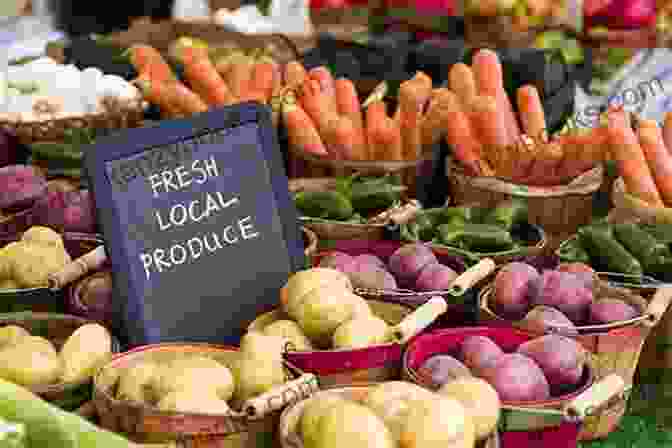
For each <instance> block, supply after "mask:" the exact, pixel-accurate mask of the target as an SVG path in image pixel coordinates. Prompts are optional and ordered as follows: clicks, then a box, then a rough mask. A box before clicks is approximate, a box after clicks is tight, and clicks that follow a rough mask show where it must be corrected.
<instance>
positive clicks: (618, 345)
mask: <svg viewBox="0 0 672 448" xmlns="http://www.w3.org/2000/svg"><path fill="white" fill-rule="evenodd" d="M493 294H494V293H493V287H492V286H491V285H490V286H487V287H485V288H484V289H483V290H482V291H481V297H480V307H481V309H480V311H481V314H480V320H481V321H482V322H483V323H484V324H488V325H492V326H513V327H515V328H518V329H520V330H522V331H525V332H526V333H528V334H532V333H530V332H529V331H528V330H527V329H526V328H525V326H524V325H523V324H522V322H515V321H510V320H506V319H504V318H503V317H501V316H499V315H498V314H497V313H496V312H495V311H493V309H492V308H491V306H490V300H491V298H492V297H493ZM593 296H594V297H595V299H596V300H599V299H600V298H618V299H622V300H624V301H625V302H627V303H629V304H631V305H633V306H634V307H635V308H636V309H638V310H639V311H640V312H641V315H640V316H639V317H637V318H634V319H630V320H628V321H622V322H614V323H611V324H607V325H590V326H577V327H576V329H577V331H578V335H577V336H572V337H574V338H575V339H576V340H577V341H578V342H579V343H580V344H581V345H582V346H583V347H584V348H585V349H586V350H588V351H589V352H590V353H591V357H592V363H593V366H594V369H595V375H596V377H597V378H598V379H601V378H605V377H606V376H607V375H610V374H617V375H619V376H620V377H621V378H622V379H623V381H625V384H626V387H627V388H630V387H631V386H632V384H633V378H634V375H635V371H636V369H637V363H638V361H639V355H640V353H641V351H642V347H643V345H644V341H645V340H646V338H647V337H648V336H649V333H650V332H651V330H652V329H653V328H654V327H655V326H656V325H657V324H658V323H659V322H660V320H661V318H662V317H663V315H664V314H665V312H666V310H667V308H668V306H669V304H670V301H672V288H661V289H658V290H657V292H656V293H655V294H654V295H653V297H650V298H648V299H647V298H644V297H641V296H639V295H637V294H634V293H633V292H631V291H629V290H627V289H624V288H616V287H613V286H610V285H608V284H607V283H605V282H602V281H600V280H597V279H596V280H595V282H594V287H593ZM532 335H534V334H532ZM537 336H538V335H537ZM626 405H627V400H626V399H623V400H620V401H618V402H615V403H614V404H613V405H612V406H610V407H608V408H607V409H605V410H604V411H602V412H600V413H598V414H596V415H595V416H591V417H589V418H588V419H587V420H586V422H585V425H584V427H583V429H582V431H581V436H580V437H581V439H582V440H592V439H598V438H603V437H605V436H607V435H608V434H610V433H611V432H612V431H614V430H615V429H616V428H617V427H618V424H619V422H620V420H621V418H622V417H623V414H624V413H625V409H626Z"/></svg>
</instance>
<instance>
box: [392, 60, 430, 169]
mask: <svg viewBox="0 0 672 448" xmlns="http://www.w3.org/2000/svg"><path fill="white" fill-rule="evenodd" d="M431 94H432V79H431V78H430V77H429V76H427V75H426V74H424V73H422V72H418V73H416V75H415V76H414V77H413V78H412V79H410V80H408V81H404V82H403V83H401V85H400V86H399V108H398V110H399V126H400V129H401V138H402V141H403V144H404V160H417V159H419V158H420V157H421V155H422V118H423V112H424V109H425V105H426V104H427V101H429V98H430V96H431Z"/></svg>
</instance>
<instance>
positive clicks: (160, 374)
mask: <svg viewBox="0 0 672 448" xmlns="http://www.w3.org/2000/svg"><path fill="white" fill-rule="evenodd" d="M153 386H154V390H155V391H156V394H157V396H158V397H160V398H163V397H165V396H166V395H168V394H170V393H172V392H177V391H182V390H194V391H203V392H208V393H210V395H212V396H213V397H218V398H219V399H221V400H229V399H230V398H231V397H232V396H233V392H234V388H235V387H236V385H235V384H234V380H233V373H232V372H231V370H229V368H228V367H227V366H225V365H224V364H221V363H219V362H218V361H216V360H214V359H212V358H208V357H205V356H189V357H185V358H180V359H175V360H172V361H170V362H168V363H167V364H163V365H160V366H159V367H158V369H157V370H156V372H155V381H154V382H153Z"/></svg>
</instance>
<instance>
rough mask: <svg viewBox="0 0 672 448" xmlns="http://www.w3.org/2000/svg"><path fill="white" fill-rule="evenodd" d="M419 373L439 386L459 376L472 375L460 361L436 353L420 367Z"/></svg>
mask: <svg viewBox="0 0 672 448" xmlns="http://www.w3.org/2000/svg"><path fill="white" fill-rule="evenodd" d="M418 373H419V374H420V375H422V376H423V377H426V378H428V379H430V380H431V381H432V384H433V385H434V386H435V387H436V388H439V387H441V386H443V385H444V384H446V383H449V382H451V381H452V380H455V379H457V378H464V377H470V376H472V375H471V372H470V371H469V369H468V368H467V366H465V365H464V364H462V363H461V362H460V361H458V360H457V359H455V358H453V357H452V356H449V355H434V356H432V357H431V358H429V359H427V360H426V361H425V362H424V363H422V366H421V367H420V368H419V369H418Z"/></svg>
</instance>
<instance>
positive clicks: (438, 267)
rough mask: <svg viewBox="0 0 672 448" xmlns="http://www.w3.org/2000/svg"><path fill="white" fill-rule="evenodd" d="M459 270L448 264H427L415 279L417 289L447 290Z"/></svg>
mask: <svg viewBox="0 0 672 448" xmlns="http://www.w3.org/2000/svg"><path fill="white" fill-rule="evenodd" d="M457 275H458V274H457V272H455V271H453V270H452V269H451V268H449V267H448V266H444V265H442V264H439V263H432V264H428V265H427V266H425V267H424V268H423V269H422V271H420V275H419V276H418V279H417V280H416V281H415V289H416V290H417V291H445V290H447V289H450V287H451V286H452V284H453V282H454V281H455V279H456V278H457Z"/></svg>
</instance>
